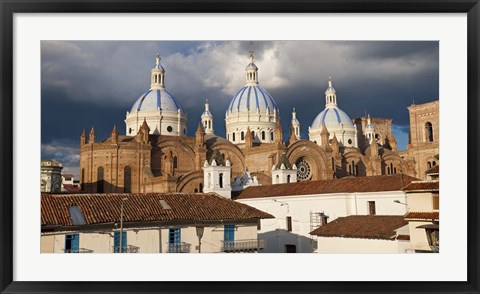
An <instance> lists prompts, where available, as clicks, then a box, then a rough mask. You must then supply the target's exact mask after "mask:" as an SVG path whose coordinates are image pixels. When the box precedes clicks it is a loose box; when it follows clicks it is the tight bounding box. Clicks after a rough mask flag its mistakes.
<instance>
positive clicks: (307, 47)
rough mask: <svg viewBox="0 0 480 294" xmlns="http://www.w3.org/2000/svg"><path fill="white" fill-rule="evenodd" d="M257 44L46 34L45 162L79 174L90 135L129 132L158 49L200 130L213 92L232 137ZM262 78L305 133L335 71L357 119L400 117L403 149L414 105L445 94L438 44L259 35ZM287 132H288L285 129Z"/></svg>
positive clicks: (213, 103) (286, 117) (340, 97)
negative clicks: (235, 105) (237, 97)
mask: <svg viewBox="0 0 480 294" xmlns="http://www.w3.org/2000/svg"><path fill="white" fill-rule="evenodd" d="M249 43H250V42H249V41H233V42H232V41H228V42H222V41H183V42H179V41H159V42H154V41H146V42H140V41H43V42H42V44H41V63H42V64H41V71H42V73H41V75H42V76H41V80H42V97H41V98H42V109H41V111H42V116H41V117H42V119H41V123H42V142H41V148H42V159H56V160H59V161H61V162H62V163H63V164H64V166H65V168H64V172H71V173H73V174H75V175H78V166H79V162H78V160H79V144H80V139H79V137H80V134H81V133H82V130H83V129H86V131H87V133H88V131H89V130H90V129H91V127H92V126H94V127H95V131H96V133H97V138H99V139H103V138H106V137H108V136H109V135H110V131H111V130H112V128H113V125H116V126H117V128H118V129H119V132H120V134H125V123H124V119H125V114H126V111H128V110H130V108H131V107H132V105H133V103H134V102H135V101H136V100H137V98H138V97H139V96H140V95H141V94H142V93H144V92H145V91H146V90H148V88H149V86H150V69H151V68H152V67H153V66H154V65H155V55H156V54H157V52H158V53H160V54H161V57H162V65H163V67H164V68H165V70H166V76H165V84H166V88H167V89H168V90H169V92H171V93H172V94H174V95H175V97H177V99H178V100H179V102H180V103H181V104H182V106H183V107H184V109H185V110H186V111H187V113H188V117H189V126H188V132H189V135H193V134H194V132H195V129H196V127H197V125H198V122H199V120H200V115H201V113H202V111H203V108H204V101H205V98H208V99H209V101H210V109H211V111H212V113H213V114H214V116H215V122H214V123H215V131H216V133H217V134H219V135H221V136H224V133H225V128H224V118H225V110H226V108H227V105H228V103H229V102H230V99H231V98H232V96H233V95H234V94H235V93H236V92H237V91H238V89H240V88H241V87H242V86H243V85H244V83H245V82H244V68H245V66H246V65H247V63H248V60H249V59H248V51H249V48H250V45H249ZM254 48H255V63H256V64H257V66H258V67H259V80H260V85H261V86H262V87H264V88H265V89H267V90H268V91H269V93H270V94H271V95H272V97H273V98H274V99H275V101H276V103H277V105H278V106H279V108H280V116H281V121H282V126H283V128H284V130H288V123H289V121H290V118H291V111H292V108H293V107H295V108H296V110H297V117H298V119H299V120H300V123H301V131H302V138H307V131H308V126H309V125H310V124H311V123H312V121H313V120H314V118H315V116H316V115H317V114H318V113H319V112H321V111H322V110H323V108H324V106H325V99H324V91H325V89H326V87H327V80H328V77H329V76H331V77H332V79H333V85H334V87H335V89H336V90H337V102H338V105H339V107H340V108H341V109H343V110H344V111H345V112H346V113H347V114H349V115H350V117H351V118H357V117H360V116H363V115H364V114H365V111H366V112H367V113H369V114H370V115H371V116H373V117H385V118H392V119H393V124H394V127H393V132H394V135H395V138H396V139H397V142H398V145H399V149H400V150H402V149H406V145H407V142H408V129H409V122H408V111H407V109H406V107H407V106H409V105H410V104H412V101H413V100H414V101H415V103H416V104H419V103H424V102H430V101H433V100H437V99H438V95H439V94H438V93H439V63H438V58H439V47H438V42H418V41H415V42H407V41H401V42H391V41H389V42H386V41H379V42H375V41H335V42H327V41H255V43H254ZM285 133H286V134H285V136H287V135H288V132H285Z"/></svg>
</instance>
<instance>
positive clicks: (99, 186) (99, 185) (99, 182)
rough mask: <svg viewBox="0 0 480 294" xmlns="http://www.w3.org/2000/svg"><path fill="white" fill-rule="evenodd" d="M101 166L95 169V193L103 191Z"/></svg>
mask: <svg viewBox="0 0 480 294" xmlns="http://www.w3.org/2000/svg"><path fill="white" fill-rule="evenodd" d="M103 186H104V185H103V166H100V167H98V169H97V193H103Z"/></svg>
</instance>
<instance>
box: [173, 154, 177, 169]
mask: <svg viewBox="0 0 480 294" xmlns="http://www.w3.org/2000/svg"><path fill="white" fill-rule="evenodd" d="M173 168H178V161H177V156H176V155H175V156H174V157H173Z"/></svg>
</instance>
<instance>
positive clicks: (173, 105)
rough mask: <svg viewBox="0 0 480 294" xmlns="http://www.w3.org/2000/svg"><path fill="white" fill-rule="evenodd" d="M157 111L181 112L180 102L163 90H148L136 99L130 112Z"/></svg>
mask: <svg viewBox="0 0 480 294" xmlns="http://www.w3.org/2000/svg"><path fill="white" fill-rule="evenodd" d="M158 109H161V110H163V111H175V112H177V111H178V110H180V111H181V112H183V108H182V105H180V102H178V101H177V99H176V98H175V97H174V96H173V95H172V94H171V93H170V92H168V91H167V90H165V89H150V90H148V91H147V92H145V93H144V94H143V95H142V96H140V97H139V98H138V99H137V101H136V102H135V103H134V104H133V106H132V109H131V110H130V112H135V111H156V110H158Z"/></svg>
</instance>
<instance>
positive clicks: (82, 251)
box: [64, 248, 93, 253]
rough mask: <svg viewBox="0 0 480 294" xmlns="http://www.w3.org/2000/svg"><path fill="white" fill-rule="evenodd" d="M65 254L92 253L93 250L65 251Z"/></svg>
mask: <svg viewBox="0 0 480 294" xmlns="http://www.w3.org/2000/svg"><path fill="white" fill-rule="evenodd" d="M64 252H65V253H93V250H91V249H86V248H77V249H65V251H64Z"/></svg>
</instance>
